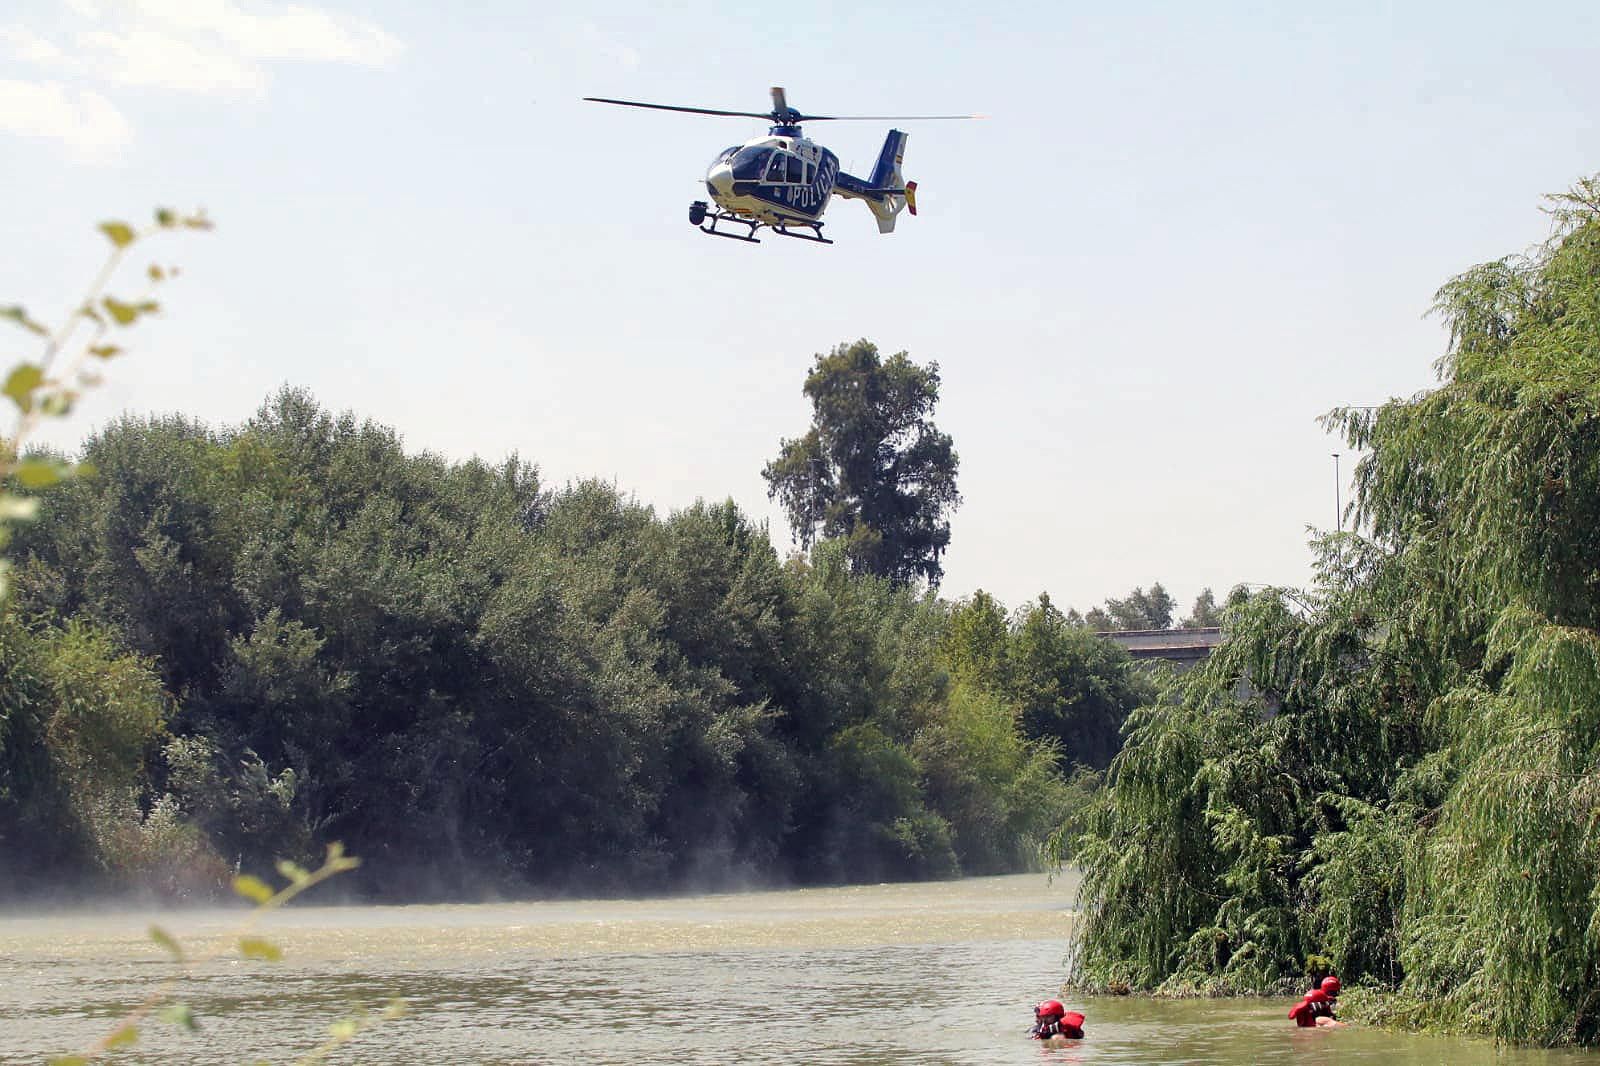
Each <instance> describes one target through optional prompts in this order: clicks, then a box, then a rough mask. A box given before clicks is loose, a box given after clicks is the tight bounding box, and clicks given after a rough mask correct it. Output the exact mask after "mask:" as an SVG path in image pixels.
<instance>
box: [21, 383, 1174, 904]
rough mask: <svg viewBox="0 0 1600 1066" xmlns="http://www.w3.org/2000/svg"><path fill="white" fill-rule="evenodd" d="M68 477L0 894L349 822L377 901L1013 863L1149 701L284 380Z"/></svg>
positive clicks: (232, 856)
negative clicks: (452, 448) (239, 410)
mask: <svg viewBox="0 0 1600 1066" xmlns="http://www.w3.org/2000/svg"><path fill="white" fill-rule="evenodd" d="M83 459H84V460H85V461H87V462H88V463H90V464H92V466H93V468H94V470H95V473H94V474H93V475H91V476H85V477H79V478H76V479H72V480H69V481H67V482H65V483H63V484H61V485H59V486H56V487H54V488H52V489H50V490H48V491H45V492H44V493H42V495H41V498H42V509H41V513H40V516H39V519H38V520H37V521H36V522H34V523H32V524H31V525H28V526H26V527H23V529H22V530H21V531H20V533H19V535H18V537H17V539H16V541H15V542H14V544H13V546H12V548H11V549H10V551H9V552H8V554H9V555H10V556H11V558H12V559H13V560H14V562H15V564H16V571H15V581H16V591H15V595H14V599H13V601H12V604H11V607H10V610H9V612H8V614H7V615H6V616H5V618H4V619H3V620H0V866H3V870H0V875H3V876H0V891H3V892H8V893H18V892H29V891H35V892H36V891H40V890H42V889H43V888H44V887H46V886H50V885H54V884H59V883H61V882H63V881H66V882H72V883H76V884H79V885H84V886H90V887H97V888H116V887H129V886H134V887H144V888H149V889H154V890H157V891H162V892H167V893H173V894H185V893H204V892H207V891H210V890H211V889H212V888H213V886H215V885H217V884H218V883H220V882H221V881H223V880H224V878H225V877H226V876H227V875H228V874H229V873H231V872H232V871H233V870H235V869H237V868H241V867H242V868H244V869H253V870H260V869H263V868H268V867H270V863H271V861H272V860H274V859H276V858H290V859H305V858H307V857H309V856H311V855H313V854H316V853H318V852H320V849H321V846H322V845H323V844H324V843H326V842H329V841H333V840H339V841H342V842H343V843H344V844H345V845H346V847H347V848H348V849H349V850H350V851H351V852H353V853H355V854H357V855H359V856H361V857H362V859H363V860H364V865H363V867H362V869H361V871H360V873H359V875H358V877H357V879H356V882H355V884H356V886H357V887H359V888H360V889H361V890H362V891H364V892H367V893H371V894H374V895H379V896H391V897H413V896H424V895H425V896H437V895H462V894H473V893H480V892H483V893H488V892H516V891H526V890H530V889H533V890H539V889H546V890H577V889H585V890H591V891H594V890H601V891H622V890H638V889H658V888H669V887H676V886H689V885H714V884H728V883H730V882H732V881H734V880H742V881H745V882H749V883H762V882H777V881H789V882H828V881H839V880H848V879H863V878H874V879H876V878H907V877H930V876H943V875H953V874H956V873H983V872H995V871H1007V870H1014V869H1017V868H1020V867H1024V866H1027V865H1029V864H1030V863H1033V862H1034V861H1036V855H1037V848H1038V845H1039V843H1040V842H1041V841H1042V840H1043V839H1044V838H1045V837H1046V836H1047V835H1048V834H1049V833H1050V832H1051V831H1053V830H1054V829H1055V828H1056V827H1057V826H1058V825H1059V823H1060V822H1061V820H1062V818H1063V817H1064V815H1065V813H1066V811H1067V810H1068V808H1069V807H1070V806H1072V804H1073V803H1074V802H1075V800H1076V798H1077V797H1079V796H1080V795H1081V792H1082V790H1083V789H1084V788H1086V787H1087V786H1086V785H1085V784H1084V783H1083V782H1082V781H1077V780H1074V779H1073V778H1072V777H1071V776H1070V775H1071V773H1072V771H1073V768H1074V767H1075V766H1079V765H1081V766H1084V767H1088V768H1103V767H1104V766H1105V765H1106V764H1107V762H1108V761H1109V760H1110V758H1111V757H1112V755H1113V754H1114V753H1115V751H1116V749H1117V745H1118V743H1119V730H1120V727H1121V725H1122V722H1123V720H1124V718H1125V717H1126V716H1127V714H1128V713H1129V711H1130V710H1131V709H1132V708H1133V707H1134V706H1136V705H1138V704H1139V703H1140V702H1142V701H1144V700H1145V699H1147V698H1148V696H1149V692H1150V690H1149V688H1148V685H1149V683H1148V681H1146V680H1145V678H1144V675H1143V674H1142V673H1141V672H1139V671H1136V670H1134V669H1133V668H1132V666H1131V664H1130V661H1129V660H1128V658H1127V656H1126V655H1125V654H1123V653H1122V652H1121V651H1119V650H1118V649H1116V648H1115V647H1114V646H1112V645H1111V644H1109V643H1107V642H1105V641H1101V640H1098V639H1096V638H1095V637H1094V636H1093V634H1092V633H1091V632H1089V631H1088V630H1086V629H1084V628H1082V627H1081V626H1077V625H1074V624H1072V622H1071V621H1070V620H1069V619H1068V618H1067V617H1066V616H1064V615H1063V614H1062V613H1061V612H1060V611H1058V610H1056V609H1055V608H1054V607H1053V606H1051V604H1050V603H1049V601H1048V599H1047V598H1045V597H1040V599H1039V600H1038V601H1036V602H1032V603H1029V604H1026V605H1024V606H1023V607H1021V608H1020V609H1018V610H1017V611H1015V612H1007V611H1006V610H1005V609H1004V608H1003V607H1002V606H1001V605H1000V604H998V603H996V602H995V601H994V600H992V599H991V598H989V597H987V596H984V595H982V594H980V595H977V596H974V597H972V598H971V599H970V600H967V601H964V602H960V603H950V602H947V601H944V600H941V599H939V598H938V597H937V596H936V595H934V594H932V593H929V592H926V591H919V586H917V585H915V584H912V585H909V586H897V585H893V584H891V583H889V582H888V581H885V580H882V579H879V578H873V577H868V576H861V575H859V574H852V573H851V570H850V567H849V566H848V565H847V559H846V555H845V550H844V547H843V546H842V545H841V544H839V543H837V542H834V541H823V542H821V543H820V544H818V545H817V546H816V547H815V548H814V549H813V550H812V552H811V553H810V555H809V556H808V557H805V558H795V559H790V560H787V561H786V560H783V559H780V558H779V556H778V554H777V552H776V551H775V550H774V548H773V546H772V544H771V542H770V539H769V538H768V536H767V533H766V531H765V529H764V528H762V527H760V526H758V525H755V524H753V523H752V522H751V521H750V519H749V518H748V517H747V516H745V515H744V514H742V513H740V511H739V510H738V508H737V507H735V506H734V505H733V504H732V503H718V504H706V503H701V504H696V505H695V506H693V507H690V508H688V509H686V510H683V511H680V512H677V513H675V514H672V515H670V516H668V517H665V518H663V517H660V516H658V515H657V514H655V513H654V512H653V511H652V510H651V509H650V508H648V507H645V506H642V505H640V504H638V503H637V502H635V501H633V500H631V499H629V498H628V497H627V496H625V495H623V494H621V493H619V492H618V491H617V490H616V489H615V488H614V487H612V486H610V485H607V484H603V483H599V482H583V483H580V484H575V485H569V486H567V487H564V488H559V489H551V488H548V487H546V486H544V485H542V484H541V483H540V482H539V479H538V476H537V472H536V470H535V469H534V468H533V467H531V466H529V465H527V464H524V463H522V462H519V461H516V460H512V461H508V462H506V463H503V464H501V465H489V464H485V463H482V462H478V461H472V462H465V463H454V464H452V463H448V462H445V461H444V460H442V459H439V458H437V457H435V456H432V455H427V454H420V455H419V454H410V455H408V454H406V452H405V451H404V450H403V448H402V447H401V442H400V441H399V439H398V438H397V436H396V435H395V433H394V432H393V431H391V430H389V429H387V428H385V427H382V426H378V425H374V424H372V423H370V422H361V421H358V420H357V419H356V418H355V417H353V416H352V415H349V414H343V415H334V414H331V413H329V412H326V411H324V410H322V409H321V408H320V407H319V406H318V404H317V403H316V402H315V401H314V400H313V399H312V398H311V397H309V396H308V395H306V394H304V393H303V392H299V391H293V390H285V391H283V392H281V393H280V394H278V395H276V396H275V397H273V398H271V399H270V400H269V401H268V403H267V404H266V405H264V407H263V408H262V410H261V411H260V412H259V413H258V415H257V416H256V417H255V418H253V419H251V420H250V421H248V422H247V423H245V424H244V425H242V426H239V427H236V428H229V429H224V430H219V429H215V428H210V427H207V426H205V425H202V424H200V423H198V422H195V421H193V420H190V419H187V418H183V417H165V418H153V419H143V418H125V419H123V420H121V421H119V422H117V423H114V424H112V425H111V426H109V427H108V428H106V429H104V430H103V431H102V432H100V433H98V434H97V435H95V436H94V437H93V438H91V439H90V440H89V441H88V442H87V443H86V445H85V448H84V454H83Z"/></svg>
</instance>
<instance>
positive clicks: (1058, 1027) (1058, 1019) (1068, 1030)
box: [1028, 999, 1083, 1042]
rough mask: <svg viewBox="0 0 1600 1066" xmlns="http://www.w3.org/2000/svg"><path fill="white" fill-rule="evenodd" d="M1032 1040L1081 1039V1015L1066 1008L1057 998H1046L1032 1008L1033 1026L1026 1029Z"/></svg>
mask: <svg viewBox="0 0 1600 1066" xmlns="http://www.w3.org/2000/svg"><path fill="white" fill-rule="evenodd" d="M1028 1037H1029V1039H1032V1040H1047V1041H1052V1042H1055V1041H1060V1042H1065V1041H1068V1040H1082V1039H1083V1015H1081V1014H1079V1013H1078V1012H1077V1011H1075V1010H1068V1009H1067V1008H1066V1007H1063V1006H1062V1005H1061V1001H1060V1000H1058V999H1047V1000H1045V1001H1044V1002H1043V1003H1041V1004H1039V1005H1038V1006H1037V1007H1035V1008H1033V1028H1032V1029H1030V1030H1028Z"/></svg>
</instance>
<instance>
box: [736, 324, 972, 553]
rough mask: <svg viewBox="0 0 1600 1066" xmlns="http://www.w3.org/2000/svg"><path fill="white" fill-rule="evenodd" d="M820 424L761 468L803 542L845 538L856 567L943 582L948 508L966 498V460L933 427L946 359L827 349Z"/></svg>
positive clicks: (818, 384)
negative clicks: (960, 469)
mask: <svg viewBox="0 0 1600 1066" xmlns="http://www.w3.org/2000/svg"><path fill="white" fill-rule="evenodd" d="M804 391H805V394H806V396H807V397H808V398H810V400H811V407H812V420H811V429H810V431H809V432H808V433H806V435H805V436H803V437H799V438H797V439H794V440H783V441H782V442H781V450H780V452H779V453H778V457H777V458H776V459H774V460H773V461H772V462H770V463H768V464H767V466H766V468H765V469H764V470H763V471H762V472H761V474H762V476H763V477H764V478H766V480H767V495H768V497H769V498H771V499H777V500H780V501H781V502H782V503H783V507H784V510H785V511H786V512H787V513H788V516H789V526H790V528H791V529H792V530H793V531H794V533H795V536H796V537H798V538H799V540H800V543H801V545H802V546H803V547H805V548H807V549H809V548H810V547H811V545H812V544H813V543H815V542H816V541H818V540H819V539H821V540H831V539H833V538H835V537H838V538H843V539H844V540H845V542H846V544H847V555H848V557H849V560H850V568H851V572H852V573H866V574H874V575H877V576H879V577H885V578H888V579H889V580H890V581H892V582H894V583H895V584H897V585H904V584H909V583H910V582H912V581H914V580H915V579H917V578H918V577H922V578H926V579H927V581H928V583H929V584H930V585H937V584H938V583H939V579H940V578H941V577H943V576H944V568H943V567H942V566H941V565H940V563H939V557H940V556H941V555H943V554H944V550H945V548H946V547H947V546H948V545H949V543H950V522H949V519H948V514H949V512H950V511H952V510H954V509H955V508H956V507H957V506H959V505H960V503H961V497H960V495H959V494H958V493H957V492H956V469H957V466H958V465H959V460H958V457H957V456H956V452H955V449H954V447H953V446H952V443H951V440H950V437H949V435H948V434H945V433H941V432H939V429H938V427H937V426H935V425H934V424H933V420H932V415H933V408H934V405H935V404H936V403H938V401H939V364H938V363H929V364H928V365H927V366H926V367H922V366H918V365H917V364H916V363H913V362H912V361H911V359H910V358H909V357H908V356H907V355H906V353H905V352H898V353H896V354H895V355H892V356H890V357H889V358H888V360H883V359H881V358H880V357H879V355H878V348H877V346H876V345H874V344H872V343H871V342H870V341H865V340H860V341H856V342H855V343H854V344H849V345H844V344H841V345H840V346H839V347H837V348H835V349H834V350H833V351H831V352H829V353H828V354H826V355H818V356H817V361H816V365H815V366H814V367H813V368H812V370H811V373H810V374H808V375H807V376H806V383H805V389H804Z"/></svg>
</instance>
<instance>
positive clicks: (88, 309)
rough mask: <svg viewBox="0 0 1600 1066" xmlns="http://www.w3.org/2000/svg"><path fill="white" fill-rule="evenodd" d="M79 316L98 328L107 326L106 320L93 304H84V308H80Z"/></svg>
mask: <svg viewBox="0 0 1600 1066" xmlns="http://www.w3.org/2000/svg"><path fill="white" fill-rule="evenodd" d="M78 314H80V315H82V316H83V317H84V318H87V319H88V320H89V321H91V322H93V323H94V324H95V325H97V326H104V325H105V324H106V320H105V319H104V318H103V317H102V316H101V314H100V312H99V311H96V310H95V309H94V307H93V306H92V305H91V304H84V305H83V306H82V307H80V308H78Z"/></svg>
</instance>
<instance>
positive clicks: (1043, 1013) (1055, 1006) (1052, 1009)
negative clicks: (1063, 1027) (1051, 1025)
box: [1033, 999, 1067, 1018]
mask: <svg viewBox="0 0 1600 1066" xmlns="http://www.w3.org/2000/svg"><path fill="white" fill-rule="evenodd" d="M1065 1013H1067V1008H1065V1007H1063V1006H1062V1005H1061V1001H1060V1000H1059V999H1047V1000H1045V1001H1044V1002H1043V1003H1041V1004H1039V1005H1038V1006H1037V1007H1035V1008H1033V1016H1034V1017H1035V1018H1059V1017H1061V1016H1062V1015H1063V1014H1065Z"/></svg>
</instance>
